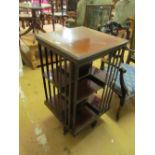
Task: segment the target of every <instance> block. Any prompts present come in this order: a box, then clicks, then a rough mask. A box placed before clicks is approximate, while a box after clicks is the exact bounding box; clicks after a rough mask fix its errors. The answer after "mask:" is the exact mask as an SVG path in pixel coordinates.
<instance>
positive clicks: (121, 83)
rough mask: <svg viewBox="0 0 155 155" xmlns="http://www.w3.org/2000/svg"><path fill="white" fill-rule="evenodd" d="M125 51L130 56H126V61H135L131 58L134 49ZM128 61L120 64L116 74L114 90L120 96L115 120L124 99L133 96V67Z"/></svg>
mask: <svg viewBox="0 0 155 155" xmlns="http://www.w3.org/2000/svg"><path fill="white" fill-rule="evenodd" d="M127 51H128V52H129V53H130V54H129V57H130V58H129V57H128V63H130V62H135V60H134V61H133V59H132V58H131V56H132V55H134V50H131V49H127ZM128 63H122V64H121V67H120V73H119V74H118V77H117V79H116V84H115V87H114V92H115V93H116V94H117V95H118V97H119V98H120V106H119V108H118V111H117V114H116V120H118V119H119V117H120V112H121V110H122V107H123V106H124V104H125V101H126V99H129V98H131V97H134V96H135V67H134V66H132V65H130V64H128Z"/></svg>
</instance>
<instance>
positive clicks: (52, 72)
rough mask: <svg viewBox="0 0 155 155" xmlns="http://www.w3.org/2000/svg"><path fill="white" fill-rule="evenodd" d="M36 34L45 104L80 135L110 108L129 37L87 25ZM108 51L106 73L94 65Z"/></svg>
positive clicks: (65, 129)
mask: <svg viewBox="0 0 155 155" xmlns="http://www.w3.org/2000/svg"><path fill="white" fill-rule="evenodd" d="M36 38H37V41H38V47H39V53H40V61H41V71H42V79H43V85H44V92H45V105H46V106H47V107H48V108H49V109H50V110H51V111H52V113H53V114H54V115H55V116H56V118H57V119H58V120H60V122H62V124H63V127H64V133H66V132H67V131H69V132H71V133H72V134H73V135H76V134H77V133H79V132H80V131H81V130H82V129H84V128H85V127H87V126H88V125H92V126H95V124H96V121H97V119H98V118H99V117H100V116H101V115H102V114H104V113H105V112H106V111H107V110H108V109H109V108H110V102H111V98H112V94H113V91H112V87H113V85H114V83H115V80H116V77H117V74H118V69H119V65H120V62H121V60H120V59H121V57H122V55H123V53H124V47H125V46H126V44H127V42H128V41H127V40H125V39H121V38H118V37H114V36H110V35H107V34H105V33H101V32H98V31H96V30H92V29H89V28H86V27H83V26H82V27H76V28H64V29H63V30H61V31H55V32H50V33H42V34H37V35H36ZM105 55H109V64H108V66H107V72H106V74H105V73H104V72H103V71H101V70H100V69H99V68H96V67H94V66H93V65H92V62H93V61H94V60H96V59H99V58H101V57H103V56H105ZM43 57H45V61H43V59H44V58H43ZM103 79H104V80H103ZM103 81H104V82H103ZM101 89H102V95H101V97H98V96H97V92H98V90H101Z"/></svg>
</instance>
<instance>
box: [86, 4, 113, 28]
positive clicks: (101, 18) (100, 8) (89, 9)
mask: <svg viewBox="0 0 155 155" xmlns="http://www.w3.org/2000/svg"><path fill="white" fill-rule="evenodd" d="M112 7H113V6H112V5H87V6H86V13H85V20H84V26H86V27H89V28H92V29H95V30H97V29H98V27H99V26H100V25H104V24H105V23H107V22H108V21H109V20H110V17H111V11H112Z"/></svg>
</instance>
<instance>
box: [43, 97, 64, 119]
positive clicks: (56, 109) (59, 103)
mask: <svg viewBox="0 0 155 155" xmlns="http://www.w3.org/2000/svg"><path fill="white" fill-rule="evenodd" d="M44 103H45V105H46V106H47V107H48V108H49V110H50V111H51V112H52V113H53V114H54V115H55V116H56V117H57V118H58V119H59V120H60V121H62V122H64V121H65V109H66V110H67V108H66V107H65V105H66V103H65V100H63V98H62V96H61V97H60V95H58V96H55V98H54V97H52V99H51V100H46V101H45V102H44Z"/></svg>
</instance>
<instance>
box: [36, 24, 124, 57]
mask: <svg viewBox="0 0 155 155" xmlns="http://www.w3.org/2000/svg"><path fill="white" fill-rule="evenodd" d="M36 38H37V39H38V40H41V41H43V42H45V43H47V44H48V45H50V46H52V47H55V48H57V49H58V50H60V51H61V52H62V53H65V54H67V55H70V56H71V57H72V58H74V59H76V60H79V59H83V58H86V57H89V56H91V55H95V54H98V53H101V52H104V51H107V50H109V49H111V48H115V47H118V46H120V45H123V44H126V43H127V40H125V39H122V38H118V37H114V36H111V35H108V34H105V33H101V32H98V31H96V30H92V29H89V28H86V27H84V26H81V27H76V28H64V29H63V30H61V31H56V32H51V33H44V34H43V33H41V34H37V35H36Z"/></svg>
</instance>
